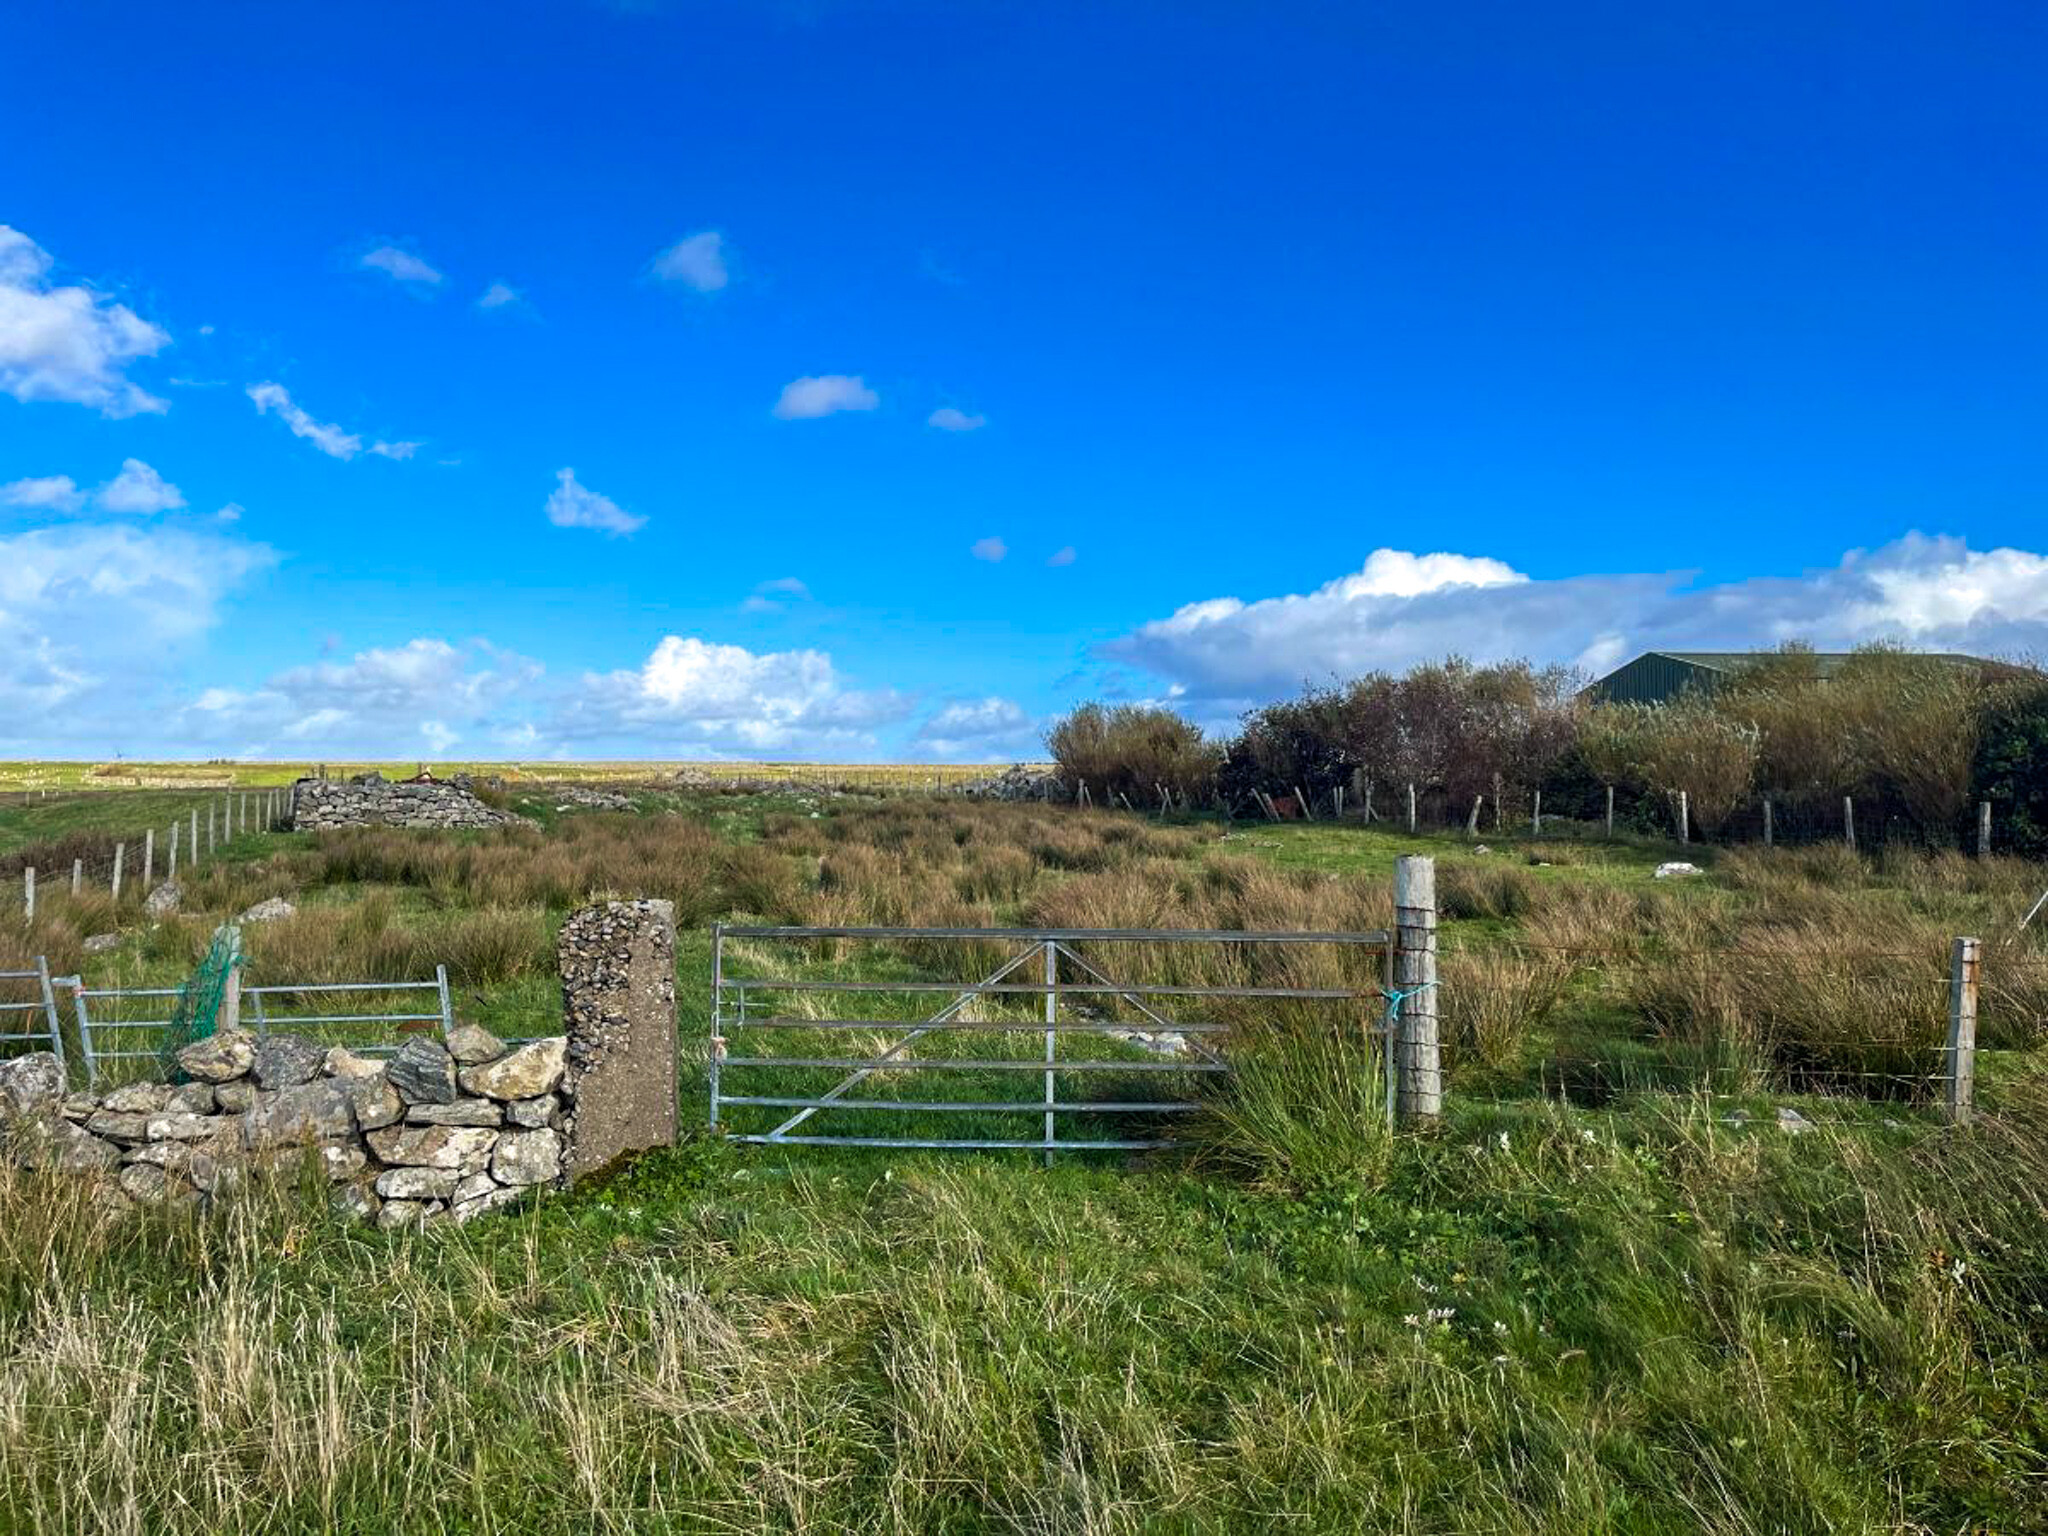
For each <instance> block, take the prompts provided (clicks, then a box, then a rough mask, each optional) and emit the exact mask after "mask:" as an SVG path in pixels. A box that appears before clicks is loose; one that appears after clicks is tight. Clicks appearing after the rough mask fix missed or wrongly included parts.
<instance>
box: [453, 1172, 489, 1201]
mask: <svg viewBox="0 0 2048 1536" xmlns="http://www.w3.org/2000/svg"><path fill="white" fill-rule="evenodd" d="M497 1187H498V1181H497V1180H496V1179H494V1178H492V1177H491V1176H490V1175H489V1174H488V1173H472V1174H471V1175H470V1176H469V1177H468V1178H466V1179H464V1180H463V1181H462V1182H461V1183H460V1184H458V1185H456V1186H455V1193H454V1195H453V1196H452V1197H451V1199H450V1203H451V1204H454V1205H461V1204H462V1202H463V1201H465V1200H474V1199H476V1198H477V1196H479V1195H488V1194H489V1193H491V1191H492V1190H494V1189H496V1188H497Z"/></svg>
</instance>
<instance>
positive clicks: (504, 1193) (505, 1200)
mask: <svg viewBox="0 0 2048 1536" xmlns="http://www.w3.org/2000/svg"><path fill="white" fill-rule="evenodd" d="M525 1193H526V1191H525V1190H523V1189H501V1188H499V1187H498V1186H497V1185H495V1184H494V1185H492V1186H491V1188H490V1190H489V1192H488V1193H485V1194H480V1195H477V1196H475V1197H474V1198H472V1199H468V1200H457V1201H456V1202H454V1204H453V1205H452V1206H450V1207H449V1214H450V1215H451V1216H453V1217H454V1219H455V1223H456V1225H457V1226H460V1225H462V1224H463V1223H464V1222H468V1221H474V1220H476V1218H477V1217H479V1216H482V1215H484V1214H486V1213H487V1212H490V1211H495V1210H497V1209H498V1208H499V1207H500V1206H506V1205H510V1204H512V1202H513V1201H515V1200H517V1199H518V1198H519V1197H520V1196H521V1195H523V1194H525Z"/></svg>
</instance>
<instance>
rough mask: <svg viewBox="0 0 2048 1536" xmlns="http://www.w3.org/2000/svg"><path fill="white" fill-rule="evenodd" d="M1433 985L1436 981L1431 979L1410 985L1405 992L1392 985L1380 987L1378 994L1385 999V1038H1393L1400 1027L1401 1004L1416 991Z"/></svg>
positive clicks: (1424, 990)
mask: <svg viewBox="0 0 2048 1536" xmlns="http://www.w3.org/2000/svg"><path fill="white" fill-rule="evenodd" d="M1435 985H1436V983H1435V982H1433V981H1425V982H1423V983H1422V984H1421V985H1420V986H1416V987H1410V988H1409V989H1408V990H1407V991H1405V992H1403V991H1400V990H1399V989H1397V988H1394V987H1382V988H1380V996H1381V997H1384V998H1385V999H1386V1000H1387V1038H1388V1039H1389V1040H1391V1039H1393V1038H1394V1034H1395V1031H1397V1030H1398V1029H1399V1028H1400V1025H1401V1005H1402V1004H1403V1003H1405V1002H1407V1001H1408V999H1409V998H1411V997H1414V996H1415V995H1416V994H1417V993H1420V992H1427V991H1428V990H1429V989H1430V988H1431V987H1433V986H1435Z"/></svg>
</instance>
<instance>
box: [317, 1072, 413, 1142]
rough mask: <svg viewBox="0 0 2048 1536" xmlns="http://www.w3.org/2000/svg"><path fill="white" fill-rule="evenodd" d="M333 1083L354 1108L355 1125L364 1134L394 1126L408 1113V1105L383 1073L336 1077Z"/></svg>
mask: <svg viewBox="0 0 2048 1536" xmlns="http://www.w3.org/2000/svg"><path fill="white" fill-rule="evenodd" d="M332 1081H333V1083H334V1085H335V1086H336V1087H337V1088H340V1089H342V1090H343V1091H344V1092H346V1093H347V1094H348V1096H349V1099H350V1100H351V1101H352V1102H353V1103H354V1104H355V1107H356V1124H357V1125H358V1126H360V1127H361V1128H362V1129H363V1130H366V1131H374V1130H378V1129H380V1128H382V1127H384V1126H387V1125H395V1124H396V1123H397V1122H398V1120H399V1118H400V1117H401V1116H402V1115H404V1113H405V1101H404V1100H403V1099H401V1098H399V1096H398V1090H397V1089H396V1088H393V1087H392V1086H391V1084H390V1083H389V1082H387V1081H386V1080H385V1078H384V1075H383V1073H381V1072H380V1073H378V1074H377V1076H375V1077H337V1078H334V1079H332Z"/></svg>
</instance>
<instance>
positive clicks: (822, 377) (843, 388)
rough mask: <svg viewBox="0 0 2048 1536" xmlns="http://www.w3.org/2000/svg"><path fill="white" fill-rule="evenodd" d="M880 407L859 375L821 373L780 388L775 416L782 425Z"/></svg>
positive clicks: (877, 398)
mask: <svg viewBox="0 0 2048 1536" xmlns="http://www.w3.org/2000/svg"><path fill="white" fill-rule="evenodd" d="M881 403H882V397H881V396H880V395H878V394H876V393H875V392H874V391H873V390H872V389H869V388H868V386H867V383H866V381H864V380H863V379H862V378H861V377H860V375H859V374H845V373H824V374H817V375H814V376H810V375H807V376H806V377H804V378H801V379H792V380H790V382H789V383H787V384H785V385H783V386H782V397H781V398H780V399H778V400H777V401H776V402H775V414H776V415H777V416H778V417H780V418H781V419H782V420H784V421H811V420H814V419H816V418H817V417H820V416H830V415H832V414H833V413H834V412H835V411H872V410H873V409H874V408H875V407H876V406H878V405H880V404H881Z"/></svg>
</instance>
